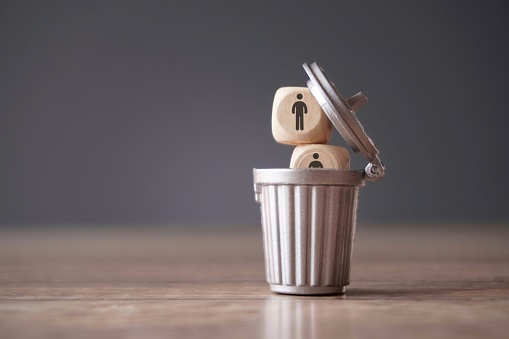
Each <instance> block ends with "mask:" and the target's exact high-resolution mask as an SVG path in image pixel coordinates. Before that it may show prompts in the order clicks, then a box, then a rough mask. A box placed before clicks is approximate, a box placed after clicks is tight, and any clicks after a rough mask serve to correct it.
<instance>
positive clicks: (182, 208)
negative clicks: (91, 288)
mask: <svg viewBox="0 0 509 339" xmlns="http://www.w3.org/2000/svg"><path fill="white" fill-rule="evenodd" d="M508 10H509V5H508V4H507V3H506V2H504V1H461V2H460V1H389V2H384V1H348V2H341V1H270V2H263V1H250V2H248V1H166V2H162V1H161V2H159V1H44V2H42V1H2V2H0V224H1V225H30V224H62V225H64V224H80V223H81V224H84V223H100V224H109V223H119V224H121V223H132V224H150V223H170V224H171V223H174V224H207V223H215V224H224V223H230V224H239V223H240V224H257V223H258V222H259V209H258V206H257V205H256V204H255V202H254V196H253V192H252V173H251V171H252V168H253V167H260V168H263V167H287V166H288V164H289V161H290V155H291V152H292V147H290V146H284V145H279V144H277V143H276V142H275V141H274V140H273V139H272V136H271V129H270V115H271V107H272V99H273V96H274V93H275V91H276V90H277V89H278V88H279V87H282V86H305V82H306V80H307V77H306V74H305V72H304V71H303V69H302V67H301V64H302V63H303V62H312V61H317V62H318V63H319V64H320V65H321V66H322V67H323V68H324V69H325V70H326V72H327V74H328V75H329V77H330V78H332V79H333V81H334V82H335V83H336V85H337V86H338V88H339V89H340V90H341V92H342V93H343V94H344V95H345V96H347V95H352V94H354V93H356V92H357V91H363V92H364V93H365V94H366V95H367V96H368V98H369V100H370V101H369V103H368V104H367V105H366V106H364V107H363V108H362V109H361V110H360V111H359V113H358V114H359V118H360V120H361V121H362V123H363V125H364V127H365V128H366V130H367V131H368V134H369V135H370V136H371V137H372V138H373V139H374V141H375V143H376V145H377V147H378V148H379V149H380V151H381V157H382V159H383V160H384V162H385V163H386V165H387V176H386V178H385V179H384V180H383V181H381V182H378V183H372V184H368V185H367V186H366V187H365V188H363V189H362V190H361V196H360V200H361V201H360V220H361V221H384V222H391V221H402V222H406V221H458V222H463V221H476V220H488V221H502V222H504V221H507V220H508V219H509V218H508V217H509V209H508V208H507V194H506V190H507V188H508V179H507V175H506V174H505V173H504V170H506V169H508V168H509V160H508V157H507V151H506V147H507V145H508V141H509V140H508V139H509V138H508V136H507V122H508V119H507V114H508V113H509V111H508V106H509V105H508V104H507V99H506V98H507V90H508V89H509V74H508V73H509V71H508V60H509V41H508V40H509V39H508V37H509V35H508V33H509V31H508V29H509V20H508V19H507V14H508V13H509V11H508ZM333 143H335V144H339V145H342V146H345V143H344V141H343V140H341V138H340V137H339V136H338V135H337V133H336V135H335V137H334V139H333ZM354 159H355V161H354V162H353V163H354V166H356V167H358V168H363V167H364V165H365V164H366V160H365V159H363V158H362V156H361V155H357V156H354Z"/></svg>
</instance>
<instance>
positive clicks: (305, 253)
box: [253, 63, 384, 295]
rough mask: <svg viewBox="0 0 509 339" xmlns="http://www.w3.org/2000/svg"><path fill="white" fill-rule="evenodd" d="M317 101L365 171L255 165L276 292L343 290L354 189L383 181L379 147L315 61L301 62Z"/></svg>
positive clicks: (355, 197)
mask: <svg viewBox="0 0 509 339" xmlns="http://www.w3.org/2000/svg"><path fill="white" fill-rule="evenodd" d="M304 69H305V70H306V72H307V73H308V75H309V77H310V80H309V81H308V82H307V85H308V87H309V89H310V90H311V92H312V94H313V96H314V97H315V99H317V101H318V103H319V104H320V106H321V107H322V108H323V110H324V112H325V113H326V114H327V116H328V117H329V119H330V120H331V121H332V123H333V125H334V126H335V127H336V129H338V131H339V132H340V134H341V135H342V136H343V138H344V139H345V140H346V141H347V143H348V144H349V145H350V147H352V149H353V150H354V151H356V152H362V153H363V154H364V155H365V156H366V158H367V159H368V160H369V161H370V163H369V164H368V165H367V166H366V169H365V170H336V169H301V168H298V169H288V168H285V169H254V170H253V178H254V187H255V198H256V201H257V202H258V203H260V209H261V219H262V228H263V246H264V256H265V274H266V279H267V282H268V283H269V284H270V289H271V291H273V292H277V293H284V294H300V295H323V294H341V293H345V290H346V286H347V285H348V284H349V283H350V267H351V266H350V264H351V258H352V251H353V243H354V239H355V228H356V221H357V205H358V195H359V188H360V187H363V186H364V184H365V182H366V181H376V180H379V179H380V178H382V176H383V174H384V167H383V164H382V163H381V161H380V159H379V157H378V150H377V149H376V148H375V146H374V145H373V142H372V141H371V139H369V137H368V136H367V135H366V134H365V132H364V129H363V128H362V126H361V125H360V123H359V121H358V120H357V118H356V117H355V114H354V113H353V112H352V110H351V108H350V107H348V104H347V102H346V101H345V100H344V99H343V98H342V97H341V96H340V95H339V93H338V92H337V90H336V89H335V87H334V85H333V84H332V83H331V82H330V81H329V80H328V79H327V78H326V77H325V75H324V74H323V71H322V70H321V69H320V68H319V67H318V65H316V63H314V64H312V65H310V66H309V65H307V64H304Z"/></svg>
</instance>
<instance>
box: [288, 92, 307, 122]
mask: <svg viewBox="0 0 509 339" xmlns="http://www.w3.org/2000/svg"><path fill="white" fill-rule="evenodd" d="M297 100H299V101H297V102H295V103H294V104H293V106H292V114H295V130H297V131H298V130H301V131H303V130H304V114H308V107H307V106H306V104H305V103H304V102H302V101H300V100H302V94H300V93H299V94H297Z"/></svg>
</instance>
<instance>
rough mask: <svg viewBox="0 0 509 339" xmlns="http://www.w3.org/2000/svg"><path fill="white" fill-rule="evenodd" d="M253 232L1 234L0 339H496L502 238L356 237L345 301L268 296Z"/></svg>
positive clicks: (418, 231)
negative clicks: (162, 338) (118, 338)
mask: <svg viewBox="0 0 509 339" xmlns="http://www.w3.org/2000/svg"><path fill="white" fill-rule="evenodd" d="M261 238H262V235H261V229H260V228H258V227H257V228H249V227H238V228H234V227H209V228H196V227H187V228H177V229H176V228H170V227H168V228H165V227H157V228H156V227H142V226H139V227H136V228H133V227H122V226H120V225H117V226H115V227H99V226H94V227H85V226H83V227H74V228H73V227H60V228H30V229H27V228H22V229H12V228H11V229H4V230H1V231H0V337H1V338H90V337H92V338H117V337H124V338H159V337H165V338H284V339H286V338H400V337H401V338H507V337H509V228H508V227H506V225H500V224H498V225H493V224H491V225H490V224H470V225H440V224H435V225H432V224H421V225H415V224H414V225H359V226H358V232H357V236H356V243H355V249H354V260H353V266H352V276H351V278H352V279H351V280H352V281H351V284H350V286H349V287H348V289H347V293H346V295H343V296H334V297H295V296H285V295H277V294H273V293H271V292H270V291H269V288H268V285H267V283H266V282H265V278H264V271H263V270H264V261H263V248H262V239H261Z"/></svg>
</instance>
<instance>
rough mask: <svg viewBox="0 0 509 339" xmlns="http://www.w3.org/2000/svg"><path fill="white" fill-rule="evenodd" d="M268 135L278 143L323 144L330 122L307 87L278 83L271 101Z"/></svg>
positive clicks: (327, 140) (326, 138) (329, 136)
mask: <svg viewBox="0 0 509 339" xmlns="http://www.w3.org/2000/svg"><path fill="white" fill-rule="evenodd" d="M272 135H273V137H274V139H275V140H276V141H277V142H279V143H281V144H288V145H301V144H326V143H328V142H329V140H330V138H331V135H332V124H331V122H330V120H329V119H328V118H327V116H326V115H325V112H324V111H323V110H322V108H321V107H320V105H319V104H318V102H317V101H316V99H315V97H314V96H313V94H312V93H311V91H310V90H309V88H307V87H282V88H280V89H278V90H277V92H276V95H275V96H274V104H273V105H272Z"/></svg>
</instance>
